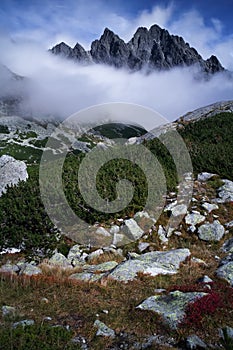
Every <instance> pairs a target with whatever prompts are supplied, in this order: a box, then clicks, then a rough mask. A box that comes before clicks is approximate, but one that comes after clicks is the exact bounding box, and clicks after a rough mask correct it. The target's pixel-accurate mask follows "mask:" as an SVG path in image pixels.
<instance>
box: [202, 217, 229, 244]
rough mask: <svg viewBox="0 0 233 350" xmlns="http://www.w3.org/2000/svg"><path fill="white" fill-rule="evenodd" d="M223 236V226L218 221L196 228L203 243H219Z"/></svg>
mask: <svg viewBox="0 0 233 350" xmlns="http://www.w3.org/2000/svg"><path fill="white" fill-rule="evenodd" d="M224 234H225V229H224V226H223V225H221V224H220V222H219V221H218V220H215V221H214V222H213V223H212V224H210V223H207V224H204V225H201V226H200V227H199V228H198V236H199V238H200V239H202V240H203V241H220V239H222V237H223V236H224Z"/></svg>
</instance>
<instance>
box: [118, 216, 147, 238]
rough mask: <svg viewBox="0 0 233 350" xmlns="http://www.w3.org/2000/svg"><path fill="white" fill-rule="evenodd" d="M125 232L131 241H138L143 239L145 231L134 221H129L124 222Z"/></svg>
mask: <svg viewBox="0 0 233 350" xmlns="http://www.w3.org/2000/svg"><path fill="white" fill-rule="evenodd" d="M122 230H123V232H124V233H125V234H126V235H127V236H129V238H130V239H133V240H135V241H136V240H137V239H139V238H141V237H142V235H143V234H144V231H143V230H142V229H141V227H139V226H138V224H137V223H136V221H135V220H134V219H128V220H125V222H124V227H123V229H122Z"/></svg>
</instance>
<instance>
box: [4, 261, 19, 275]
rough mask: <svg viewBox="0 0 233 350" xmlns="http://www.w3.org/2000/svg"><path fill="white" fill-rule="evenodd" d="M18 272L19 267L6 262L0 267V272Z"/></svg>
mask: <svg viewBox="0 0 233 350" xmlns="http://www.w3.org/2000/svg"><path fill="white" fill-rule="evenodd" d="M19 270H20V269H19V266H17V265H15V264H12V263H10V262H7V263H6V264H4V265H2V266H1V267H0V272H8V273H12V274H16V273H17V272H19Z"/></svg>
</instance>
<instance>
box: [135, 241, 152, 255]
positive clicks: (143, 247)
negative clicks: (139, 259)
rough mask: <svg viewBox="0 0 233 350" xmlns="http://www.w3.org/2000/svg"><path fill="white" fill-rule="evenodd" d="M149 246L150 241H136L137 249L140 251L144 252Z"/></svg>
mask: <svg viewBox="0 0 233 350" xmlns="http://www.w3.org/2000/svg"><path fill="white" fill-rule="evenodd" d="M149 246H150V243H147V242H139V243H138V250H139V252H140V253H142V252H144V250H146V249H147V248H148V247H149Z"/></svg>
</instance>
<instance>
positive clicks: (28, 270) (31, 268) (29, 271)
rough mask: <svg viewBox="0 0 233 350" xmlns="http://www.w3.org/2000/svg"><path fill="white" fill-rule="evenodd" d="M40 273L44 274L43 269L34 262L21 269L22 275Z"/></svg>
mask: <svg viewBox="0 0 233 350" xmlns="http://www.w3.org/2000/svg"><path fill="white" fill-rule="evenodd" d="M40 274H42V270H41V269H40V268H39V267H38V266H35V265H32V264H25V265H24V267H23V268H22V270H21V271H20V275H26V276H34V275H40Z"/></svg>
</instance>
